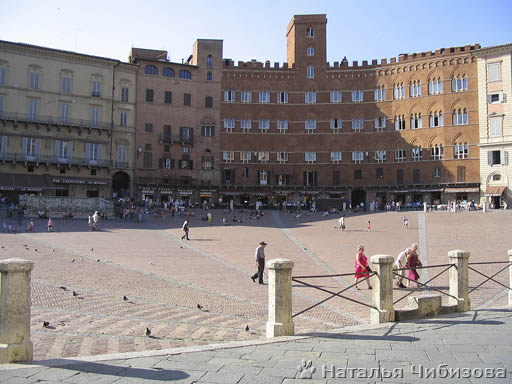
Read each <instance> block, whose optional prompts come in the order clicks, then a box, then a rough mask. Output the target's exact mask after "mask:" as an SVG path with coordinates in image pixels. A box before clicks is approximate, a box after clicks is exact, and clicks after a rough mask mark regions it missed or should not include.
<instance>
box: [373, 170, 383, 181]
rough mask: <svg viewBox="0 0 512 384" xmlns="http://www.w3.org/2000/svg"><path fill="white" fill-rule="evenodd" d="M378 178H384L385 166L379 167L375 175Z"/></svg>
mask: <svg viewBox="0 0 512 384" xmlns="http://www.w3.org/2000/svg"><path fill="white" fill-rule="evenodd" d="M375 176H376V177H377V179H383V178H384V168H377V173H376V175H375Z"/></svg>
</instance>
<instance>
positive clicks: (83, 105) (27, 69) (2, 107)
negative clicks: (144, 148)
mask: <svg viewBox="0 0 512 384" xmlns="http://www.w3.org/2000/svg"><path fill="white" fill-rule="evenodd" d="M136 71H137V67H136V66H134V65H131V64H127V63H122V62H119V61H117V60H112V59H108V58H103V57H96V56H89V55H83V54H78V53H74V52H67V51H61V50H55V49H50V48H44V47H38V46H33V45H27V44H19V43H11V42H7V41H0V140H1V141H0V144H1V145H0V193H1V194H2V196H4V197H9V198H11V199H16V198H17V196H18V195H20V194H41V195H45V196H71V197H102V198H110V197H111V196H112V193H116V195H117V194H119V195H130V190H132V191H133V178H134V159H135V97H136V95H135V92H136Z"/></svg>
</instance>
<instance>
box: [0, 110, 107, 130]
mask: <svg viewBox="0 0 512 384" xmlns="http://www.w3.org/2000/svg"><path fill="white" fill-rule="evenodd" d="M0 119H3V120H13V121H26V122H32V123H40V124H57V125H68V126H77V127H85V128H95V129H105V130H110V129H111V128H112V124H111V123H106V122H102V121H95V120H87V119H71V118H62V117H57V116H51V115H41V114H30V113H18V112H3V113H2V114H1V115H0Z"/></svg>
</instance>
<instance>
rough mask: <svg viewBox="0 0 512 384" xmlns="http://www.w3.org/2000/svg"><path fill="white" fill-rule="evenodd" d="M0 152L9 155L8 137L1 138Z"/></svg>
mask: <svg viewBox="0 0 512 384" xmlns="http://www.w3.org/2000/svg"><path fill="white" fill-rule="evenodd" d="M0 152H2V153H7V136H2V137H1V142H0Z"/></svg>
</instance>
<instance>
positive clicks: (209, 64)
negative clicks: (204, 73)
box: [206, 55, 213, 68]
mask: <svg viewBox="0 0 512 384" xmlns="http://www.w3.org/2000/svg"><path fill="white" fill-rule="evenodd" d="M206 68H213V56H212V55H208V56H207V57H206Z"/></svg>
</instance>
